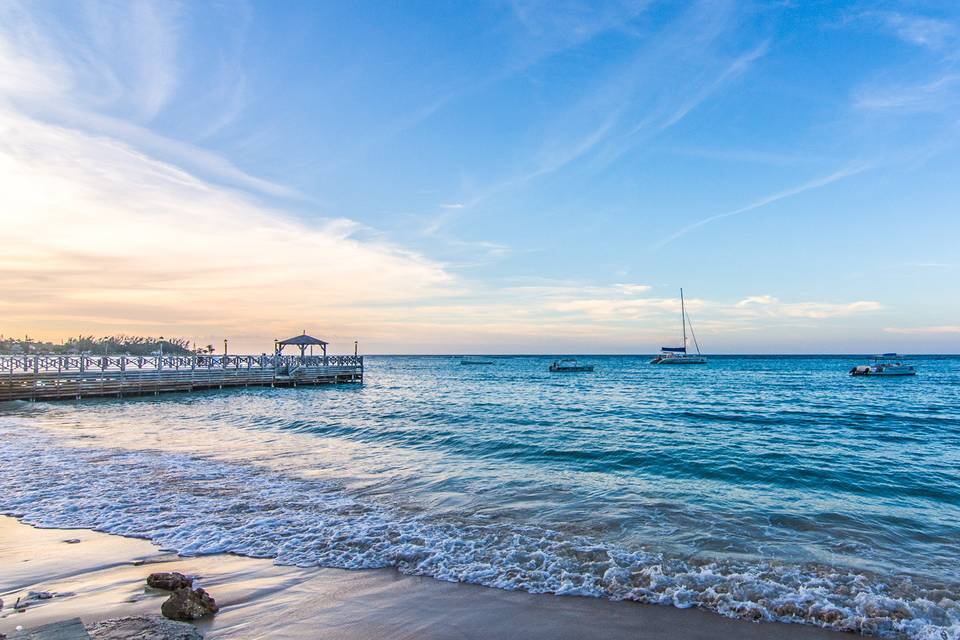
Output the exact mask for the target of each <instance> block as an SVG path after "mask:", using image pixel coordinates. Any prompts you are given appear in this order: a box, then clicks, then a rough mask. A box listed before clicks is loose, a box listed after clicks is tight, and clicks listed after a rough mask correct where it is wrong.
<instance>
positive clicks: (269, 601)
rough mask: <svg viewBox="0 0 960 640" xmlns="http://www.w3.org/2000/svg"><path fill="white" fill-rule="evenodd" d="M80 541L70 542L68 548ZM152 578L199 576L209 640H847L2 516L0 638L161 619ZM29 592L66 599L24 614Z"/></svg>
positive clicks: (794, 628) (813, 631) (697, 613)
mask: <svg viewBox="0 0 960 640" xmlns="http://www.w3.org/2000/svg"><path fill="white" fill-rule="evenodd" d="M71 539H76V540H79V542H76V543H74V544H69V543H67V542H65V540H71ZM154 571H180V572H181V573H185V574H190V575H197V576H198V579H197V581H196V583H195V586H200V587H203V588H204V589H206V590H207V591H209V592H210V593H211V595H213V596H214V597H215V598H216V600H217V603H218V604H219V605H220V607H221V611H220V613H218V614H217V615H216V616H214V617H212V618H210V619H208V620H204V621H202V622H200V623H198V625H197V626H198V627H200V628H201V630H202V631H203V632H204V633H205V634H206V635H207V637H208V638H254V639H256V638H270V639H274V640H275V639H280V638H290V639H296V640H308V639H311V640H312V639H318V640H326V639H334V638H337V639H341V640H351V639H357V640H361V639H362V640H378V639H387V638H390V639H409V640H413V639H415V638H416V639H418V640H430V639H447V638H457V639H471V638H476V639H481V638H484V639H487V638H493V639H499V638H504V639H506V638H531V639H540V638H542V639H544V640H546V639H548V638H549V639H552V640H555V639H561V640H562V639H568V638H569V639H574V638H590V637H598V636H602V637H604V638H606V639H617V638H630V639H632V640H661V639H662V640H667V639H672V640H675V639H678V638H686V639H702V640H708V639H710V640H715V639H721V640H722V639H726V638H729V639H731V640H733V639H735V638H736V639H744V640H761V639H771V640H772V639H774V638H776V639H785V640H794V639H796V640H803V639H809V640H813V639H816V638H833V639H838V638H839V634H838V633H836V632H830V631H826V630H822V629H817V628H814V627H809V626H802V625H786V624H778V623H759V624H758V623H753V622H748V621H743V620H731V619H727V618H724V617H722V616H719V615H717V614H714V613H710V612H707V611H701V610H696V609H687V610H680V609H675V608H673V607H661V606H653V605H642V604H636V603H631V602H610V601H607V600H599V599H594V598H582V597H557V596H552V595H532V594H528V593H521V592H511V591H503V590H499V589H490V588H486V587H478V586H474V585H465V584H454V583H447V582H441V581H438V580H434V579H432V578H420V577H411V576H404V575H401V574H399V573H398V572H396V571H394V570H392V569H381V570H364V571H345V570H341V569H320V568H308V569H303V568H297V567H280V566H276V565H274V564H273V563H272V562H271V561H270V560H265V559H254V558H246V557H240V556H234V555H226V554H223V555H213V556H203V557H197V558H181V557H178V556H177V555H175V554H169V553H164V552H162V551H161V550H160V549H158V548H157V547H156V546H155V545H153V544H151V543H150V542H147V541H145V540H137V539H132V538H124V537H120V536H114V535H108V534H103V533H96V532H93V531H88V530H83V529H79V530H75V529H36V528H34V527H30V526H27V525H24V524H21V523H19V522H17V521H16V520H15V519H13V518H9V517H4V516H0V598H3V601H4V608H3V610H2V611H0V633H10V632H11V631H13V630H14V629H16V627H17V626H18V625H21V626H23V627H24V628H31V627H34V626H38V625H41V624H45V623H48V622H54V621H58V620H65V619H68V618H72V617H75V616H78V617H80V618H82V619H83V621H84V622H85V623H90V622H95V621H97V620H103V619H107V618H115V617H119V616H126V615H138V614H149V615H159V612H160V604H161V603H162V602H163V600H164V599H165V598H166V597H167V594H166V593H164V592H161V591H155V590H152V589H146V588H145V582H144V580H145V579H146V577H147V575H148V574H149V573H151V572H154ZM28 591H49V592H54V593H57V594H61V595H57V596H56V597H54V598H52V599H49V600H40V601H34V602H33V603H32V604H31V606H29V607H27V609H26V610H25V611H24V612H23V613H16V612H14V611H13V604H14V602H15V601H16V599H17V598H18V597H20V596H26V594H27V592H28Z"/></svg>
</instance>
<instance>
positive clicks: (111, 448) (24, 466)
mask: <svg viewBox="0 0 960 640" xmlns="http://www.w3.org/2000/svg"><path fill="white" fill-rule="evenodd" d="M578 358H579V359H580V360H581V361H583V362H584V363H589V364H593V365H594V366H595V367H596V370H595V372H594V373H583V374H551V373H549V372H548V371H547V366H548V365H549V363H550V361H551V360H552V359H553V358H551V357H545V356H495V357H494V358H493V359H494V364H492V365H471V366H467V365H461V364H460V357H459V356H455V357H453V356H383V357H376V356H368V357H367V359H366V363H367V371H366V382H365V384H364V385H362V386H338V387H322V388H297V389H269V388H247V389H237V390H230V391H223V392H209V393H194V394H173V395H167V396H157V397H147V398H139V399H128V400H84V401H83V402H81V403H77V404H74V403H48V404H43V403H37V404H28V403H9V404H8V406H6V407H3V408H2V409H0V438H3V442H4V446H3V447H2V449H0V486H3V487H4V491H3V492H2V493H0V511H3V512H6V513H12V514H15V515H18V516H21V517H23V518H24V519H25V520H26V521H28V522H32V523H35V524H39V525H43V526H80V527H90V528H97V529H101V530H104V531H110V532H113V533H121V534H126V535H139V536H144V537H148V538H150V539H153V540H155V541H157V542H158V543H159V544H162V545H163V546H165V547H167V548H170V549H174V550H177V551H180V552H183V553H214V552H220V551H232V552H236V553H243V554H247V555H251V556H258V557H272V558H275V559H276V561H277V562H280V563H284V564H298V565H321V566H340V567H348V568H363V567H382V566H393V567H397V568H398V569H399V570H401V571H404V572H406V573H413V574H420V575H431V576H434V577H437V578H440V579H445V580H456V581H465V582H473V583H478V584H485V585H488V586H495V587H501V588H510V589H524V590H529V591H534V592H550V593H561V594H570V595H587V596H598V597H609V598H615V599H626V600H636V601H641V602H655V603H660V604H670V605H673V606H680V607H686V606H699V607H704V608H707V609H711V610H715V611H718V612H719V613H722V614H725V615H730V616H736V617H746V618H750V619H768V620H782V621H790V622H805V623H810V624H817V625H821V626H829V627H834V628H839V629H847V630H854V631H859V632H865V633H872V634H876V635H882V636H889V637H908V638H949V639H955V638H958V637H960V605H958V604H957V601H958V600H960V357H956V356H910V357H909V359H910V361H911V362H912V363H913V364H915V365H916V366H917V369H918V375H917V376H915V377H910V378H904V379H871V378H853V377H851V376H849V375H848V373H847V372H848V371H849V369H850V368H851V367H852V366H854V365H855V364H861V363H863V362H864V359H863V357H857V356H711V357H710V362H709V364H708V365H706V366H694V365H691V366H685V367H657V366H650V365H648V364H647V360H648V357H643V356H578ZM27 433H29V435H25V434H27Z"/></svg>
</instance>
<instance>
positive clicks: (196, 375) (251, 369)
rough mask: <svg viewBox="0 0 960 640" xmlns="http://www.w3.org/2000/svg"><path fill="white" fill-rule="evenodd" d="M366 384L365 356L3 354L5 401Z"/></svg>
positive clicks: (1, 393) (0, 371)
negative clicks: (237, 387) (364, 375)
mask: <svg viewBox="0 0 960 640" xmlns="http://www.w3.org/2000/svg"><path fill="white" fill-rule="evenodd" d="M344 382H363V356H283V355H280V356H278V355H271V356H267V355H260V356H243V355H236V356H230V355H225V356H224V355H189V356H182V355H170V356H160V355H151V356H129V355H91V354H85V355H50V354H47V355H44V354H32V355H0V401H4V400H43V399H49V400H57V399H65V398H77V399H79V398H82V397H85V396H114V395H115V396H120V397H122V396H125V395H142V394H145V393H163V392H167V391H194V390H199V389H222V388H224V387H236V386H271V387H275V386H281V387H290V386H293V387H295V386H300V385H316V384H338V383H344Z"/></svg>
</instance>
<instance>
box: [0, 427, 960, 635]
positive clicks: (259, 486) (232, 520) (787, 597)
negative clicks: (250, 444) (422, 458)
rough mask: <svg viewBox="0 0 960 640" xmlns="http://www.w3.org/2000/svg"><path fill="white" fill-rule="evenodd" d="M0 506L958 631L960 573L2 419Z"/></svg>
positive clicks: (840, 620)
mask: <svg viewBox="0 0 960 640" xmlns="http://www.w3.org/2000/svg"><path fill="white" fill-rule="evenodd" d="M0 441H2V446H0V487H2V492H0V511H2V512H3V513H5V514H7V515H13V516H16V517H18V518H21V519H22V520H23V521H25V522H28V523H30V524H34V525H37V526H42V527H62V528H89V529H95V530H98V531H103V532H107V533H112V534H120V535H125V536H135V537H142V538H147V539H149V540H151V541H153V542H155V543H156V544H158V545H160V546H161V547H163V548H165V549H168V550H171V551H176V552H178V553H180V554H183V555H200V554H212V553H221V552H232V553H237V554H242V555H247V556H252V557H259V558H272V559H274V560H275V562H277V563H278V564H284V565H297V566H325V567H340V568H347V569H362V568H379V567H395V568H397V569H398V570H399V571H401V572H403V573H406V574H412V575H424V576H432V577H434V578H438V579H441V580H448V581H458V582H469V583H474V584H480V585H486V586H490V587H497V588H502V589H522V590H526V591H529V592H533V593H554V594H565V595H582V596H594V597H603V598H611V599H616V600H631V601H636V602H644V603H654V604H667V605H672V606H676V607H681V608H686V607H701V608H704V609H708V610H711V611H715V612H717V613H720V614H723V615H725V616H729V617H736V618H746V619H750V620H776V621H781V622H792V623H806V624H813V625H818V626H821V627H828V628H832V629H837V630H845V631H853V632H858V633H865V634H871V635H878V636H883V637H902V638H911V639H916V640H934V639H936V640H957V639H960V604H958V602H957V600H958V598H960V593H958V591H960V590H958V588H957V585H951V584H940V585H938V584H933V583H931V584H920V583H919V582H918V581H917V580H916V579H912V578H909V577H906V576H900V577H896V578H893V579H891V578H889V577H888V578H881V577H879V576H877V575H872V574H868V573H863V572H845V571H841V570H838V569H836V568H830V567H826V566H818V565H814V564H804V565H791V564H777V563H772V562H755V561H735V560H723V561H707V560H694V559H689V558H687V559H684V558H678V557H667V556H664V555H662V554H658V553H651V552H648V551H645V550H637V549H630V548H624V547H622V546H617V545H614V544H610V543H606V542H602V541H600V540H598V539H594V538H591V537H589V536H582V535H570V534H564V533H561V532H558V531H555V530H551V529H548V528H544V527H537V526H520V525H516V524H504V523H490V522H483V521H481V520H479V519H476V518H464V519H462V520H456V519H453V518H438V517H436V516H433V517H431V516H428V515H425V514H421V513H416V512H412V511H411V512H407V511H404V510H401V509H398V508H395V507H388V506H385V505H383V504H380V503H378V502H376V501H374V500H372V499H364V498H360V497H357V496H355V495H352V494H351V493H350V492H348V491H347V490H345V489H343V488H342V487H340V486H338V485H337V484H336V483H332V482H326V481H322V480H311V479H304V478H300V477H291V476H289V475H286V474H283V473H279V472H277V471H273V470H270V469H266V468H262V467H259V466H256V465H252V464H244V463H238V462H229V461H219V460H212V459H210V458H206V457H200V456H195V455H187V454H181V453H168V452H159V451H152V450H148V451H128V450H121V449H106V450H105V449H98V448H92V447H91V448H87V447H79V446H76V447H75V446H65V445H64V444H63V443H61V442H60V441H58V439H57V438H55V437H54V436H51V435H49V434H47V433H44V432H42V431H40V432H38V431H36V430H28V429H26V428H23V427H21V426H17V425H15V424H14V425H0Z"/></svg>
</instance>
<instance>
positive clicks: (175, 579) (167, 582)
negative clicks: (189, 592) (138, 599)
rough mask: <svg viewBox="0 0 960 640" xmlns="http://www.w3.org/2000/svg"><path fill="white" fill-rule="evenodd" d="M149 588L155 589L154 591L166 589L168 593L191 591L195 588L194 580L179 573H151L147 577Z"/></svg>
mask: <svg viewBox="0 0 960 640" xmlns="http://www.w3.org/2000/svg"><path fill="white" fill-rule="evenodd" d="M147 586H148V587H153V588H154V589H166V590H167V591H176V590H177V589H189V588H190V587H192V586H193V578H189V577H187V576H185V575H183V574H182V573H179V572H177V571H171V572H169V573H151V574H150V575H149V576H147Z"/></svg>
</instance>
